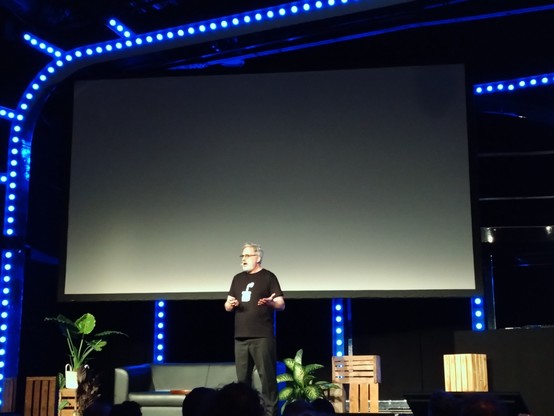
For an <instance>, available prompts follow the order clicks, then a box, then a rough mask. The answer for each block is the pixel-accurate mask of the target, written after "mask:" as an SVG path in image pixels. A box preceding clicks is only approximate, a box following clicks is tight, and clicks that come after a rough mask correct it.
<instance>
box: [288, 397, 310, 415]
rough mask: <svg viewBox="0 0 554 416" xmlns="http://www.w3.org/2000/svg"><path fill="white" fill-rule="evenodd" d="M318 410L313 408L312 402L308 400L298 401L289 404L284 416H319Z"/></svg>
mask: <svg viewBox="0 0 554 416" xmlns="http://www.w3.org/2000/svg"><path fill="white" fill-rule="evenodd" d="M317 415H318V412H317V410H316V409H315V408H314V407H313V406H312V404H311V403H310V402H307V401H306V400H302V399H298V400H295V401H293V402H290V403H288V404H287V405H286V406H285V408H284V410H283V415H282V416H317Z"/></svg>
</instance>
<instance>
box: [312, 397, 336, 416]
mask: <svg viewBox="0 0 554 416" xmlns="http://www.w3.org/2000/svg"><path fill="white" fill-rule="evenodd" d="M311 404H312V407H313V408H314V409H315V410H316V411H317V413H318V414H320V415H333V414H335V413H336V412H335V408H334V407H333V404H332V403H331V402H330V401H329V400H327V399H323V398H321V397H320V398H318V399H315V400H314V401H312V403H311Z"/></svg>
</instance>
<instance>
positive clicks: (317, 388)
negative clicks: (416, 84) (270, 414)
mask: <svg viewBox="0 0 554 416" xmlns="http://www.w3.org/2000/svg"><path fill="white" fill-rule="evenodd" d="M303 353H304V351H303V350H302V349H300V350H298V351H297V352H296V355H295V357H294V358H285V359H284V360H283V362H284V364H285V366H286V368H287V370H288V371H289V372H286V373H283V374H279V375H277V383H283V382H284V383H285V387H283V388H282V389H281V390H280V391H279V400H282V401H284V402H285V403H284V404H283V407H282V408H281V412H282V411H283V410H284V408H285V407H286V405H287V404H289V403H291V402H293V401H295V400H306V401H310V402H311V401H313V400H315V399H318V398H325V391H327V390H329V389H334V388H339V386H338V385H336V384H333V383H330V382H327V381H321V380H319V381H318V380H317V377H316V376H315V375H314V374H313V373H314V372H315V371H316V370H319V369H320V368H323V365H321V364H307V365H305V366H304V365H302V355H303Z"/></svg>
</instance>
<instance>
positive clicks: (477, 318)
mask: <svg viewBox="0 0 554 416" xmlns="http://www.w3.org/2000/svg"><path fill="white" fill-rule="evenodd" d="M471 328H472V330H473V331H484V330H485V329H486V325H485V305H484V301H483V298H482V297H481V296H473V297H472V298H471Z"/></svg>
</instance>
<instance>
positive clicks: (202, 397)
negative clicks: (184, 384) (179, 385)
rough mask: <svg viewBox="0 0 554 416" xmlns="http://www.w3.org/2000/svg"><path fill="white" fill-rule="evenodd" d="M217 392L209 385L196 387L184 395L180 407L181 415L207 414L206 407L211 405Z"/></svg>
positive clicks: (198, 415) (197, 415)
mask: <svg viewBox="0 0 554 416" xmlns="http://www.w3.org/2000/svg"><path fill="white" fill-rule="evenodd" d="M216 394H217V390H216V389H212V388H209V387H196V388H194V389H192V390H191V392H190V393H189V394H187V395H186V397H185V399H184V400H183V405H182V408H181V411H182V415H183V416H201V415H205V414H207V413H206V412H207V408H208V407H209V406H210V405H211V403H212V401H213V400H214V398H215V396H216Z"/></svg>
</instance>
